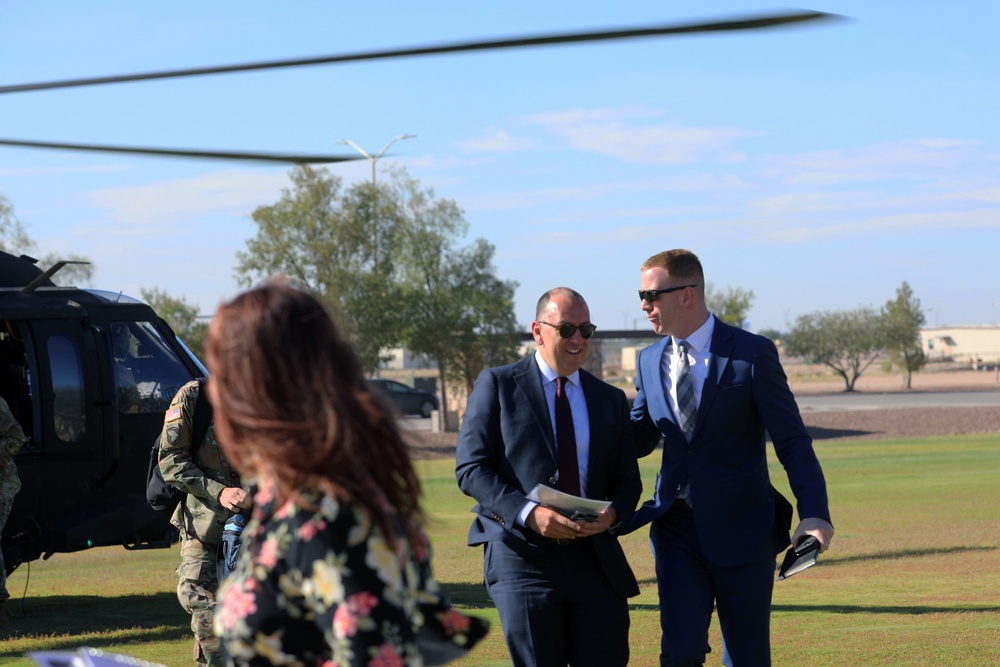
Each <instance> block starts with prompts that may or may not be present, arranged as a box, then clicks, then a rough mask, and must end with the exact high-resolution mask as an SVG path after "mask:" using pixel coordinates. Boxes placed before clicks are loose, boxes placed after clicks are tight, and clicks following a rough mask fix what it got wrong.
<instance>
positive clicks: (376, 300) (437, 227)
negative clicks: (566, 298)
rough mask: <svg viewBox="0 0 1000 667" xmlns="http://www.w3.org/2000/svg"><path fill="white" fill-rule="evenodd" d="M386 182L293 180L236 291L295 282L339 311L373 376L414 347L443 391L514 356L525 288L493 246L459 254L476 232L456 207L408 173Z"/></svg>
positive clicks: (306, 171)
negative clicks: (516, 296)
mask: <svg viewBox="0 0 1000 667" xmlns="http://www.w3.org/2000/svg"><path fill="white" fill-rule="evenodd" d="M385 173H386V177H384V178H383V180H382V181H380V182H378V183H377V184H372V183H370V182H364V183H357V184H354V185H352V186H351V187H349V188H346V189H345V188H344V187H343V182H342V180H341V179H340V178H339V177H337V176H335V175H332V174H330V173H329V172H328V171H327V170H325V169H322V168H313V167H309V166H299V167H295V168H294V169H292V170H291V172H290V179H291V186H290V187H289V188H286V189H284V190H283V191H282V195H281V198H280V200H279V201H278V202H276V203H275V204H272V205H269V206H261V207H259V208H258V209H256V210H255V211H254V212H253V216H252V217H253V220H254V222H255V223H256V224H257V234H256V236H255V237H254V238H252V239H251V240H249V241H248V242H247V248H246V250H245V251H241V252H239V253H238V254H237V268H236V279H237V281H239V282H240V283H241V284H242V285H243V286H249V285H251V284H253V283H255V282H257V281H259V280H261V279H263V278H266V277H268V276H270V275H273V274H275V273H279V272H280V273H285V274H288V275H289V276H291V277H292V278H294V279H296V280H298V281H300V282H301V283H302V284H304V285H306V286H308V287H310V288H311V289H313V290H315V291H316V292H317V293H319V294H320V295H322V296H323V297H325V298H326V299H327V302H328V304H329V306H330V308H331V311H332V313H333V314H334V317H335V318H336V319H337V320H338V322H339V323H340V325H341V326H342V327H344V328H345V330H346V331H347V333H348V335H349V337H350V338H351V340H352V342H353V343H354V346H355V349H356V350H357V352H358V355H359V357H360V358H361V361H362V363H363V364H364V366H365V368H366V370H367V371H368V372H369V373H374V372H375V371H376V369H377V368H378V366H379V364H380V362H381V361H383V360H384V355H385V352H386V350H387V349H389V348H391V347H395V346H406V347H407V348H408V349H410V350H411V351H412V352H417V353H424V354H426V355H428V356H429V357H431V358H432V359H434V360H435V361H436V362H437V363H438V371H439V374H440V376H441V379H442V391H443V384H444V381H445V380H452V381H455V380H460V381H461V382H463V383H467V381H466V379H465V377H466V375H467V373H469V372H473V371H472V370H468V369H473V368H474V372H475V373H478V371H479V370H480V369H481V368H482V364H483V363H484V362H487V361H488V362H490V363H492V362H494V361H498V360H506V359H508V358H509V357H510V356H511V353H512V350H513V349H515V348H516V336H515V334H514V331H515V328H516V325H515V319H514V313H513V293H514V289H515V288H516V283H513V282H510V281H503V280H500V279H499V278H497V277H496V275H495V269H494V267H493V263H492V260H493V254H494V248H493V246H492V245H491V244H490V243H488V242H487V241H486V240H484V239H476V240H475V241H474V242H473V243H472V244H471V245H469V246H465V247H463V246H461V245H459V243H460V241H461V239H462V238H463V237H464V236H465V234H466V233H467V231H468V223H467V222H466V220H465V218H464V213H463V212H462V210H461V209H460V208H459V207H458V205H457V204H456V203H455V202H454V201H452V200H449V199H439V198H436V197H435V196H434V192H433V190H432V189H430V188H424V187H422V186H421V185H420V183H419V181H417V180H415V179H412V178H410V177H409V175H408V174H407V172H406V171H405V170H403V169H399V168H395V169H387V170H386V171H385ZM477 366H478V367H477Z"/></svg>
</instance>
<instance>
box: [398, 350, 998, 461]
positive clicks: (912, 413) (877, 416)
mask: <svg viewBox="0 0 1000 667" xmlns="http://www.w3.org/2000/svg"><path fill="white" fill-rule="evenodd" d="M786 371H787V373H788V377H789V385H790V386H791V388H792V391H793V392H794V393H795V394H798V395H802V394H823V393H838V392H842V391H844V386H845V385H844V381H843V380H842V379H839V378H831V377H826V376H818V374H815V373H807V372H804V371H802V370H801V369H796V368H795V367H790V368H787V369H786ZM855 391H858V392H869V393H875V392H878V393H885V392H905V391H907V390H906V389H905V387H904V385H903V379H902V377H901V376H898V375H886V374H883V373H871V374H870V375H862V376H861V377H860V378H859V379H858V381H857V383H856V384H855ZM909 391H912V392H917V391H919V392H927V391H1000V383H997V382H996V379H995V375H994V373H993V372H992V371H972V370H966V371H950V372H947V373H917V374H915V375H914V376H913V380H912V383H911V388H910V389H909ZM633 393H634V391H633ZM802 420H803V421H804V422H805V424H806V428H808V429H809V433H810V435H812V437H813V439H814V440H817V441H820V440H829V439H859V438H891V437H899V438H910V437H920V436H929V435H955V434H960V433H1000V410H993V409H989V408H932V409H917V408H904V409H898V410H856V411H845V412H833V411H826V410H823V411H814V410H804V411H803V412H802ZM407 436H408V438H409V441H410V445H411V447H412V451H413V454H414V456H415V457H416V458H437V457H444V456H453V455H454V453H455V445H456V444H457V442H458V434H457V433H432V432H429V431H407Z"/></svg>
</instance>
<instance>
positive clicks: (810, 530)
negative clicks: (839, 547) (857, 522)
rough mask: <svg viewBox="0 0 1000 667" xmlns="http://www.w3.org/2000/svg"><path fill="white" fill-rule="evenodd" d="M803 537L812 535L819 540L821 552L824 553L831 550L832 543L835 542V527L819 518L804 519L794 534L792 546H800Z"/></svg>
mask: <svg viewBox="0 0 1000 667" xmlns="http://www.w3.org/2000/svg"><path fill="white" fill-rule="evenodd" d="M803 535H812V536H813V537H815V538H816V539H817V540H819V552H820V553H823V552H824V551H826V550H827V549H829V548H830V542H831V541H832V540H833V526H832V525H830V522H829V521H827V520H825V519H820V518H817V517H813V518H811V519H802V521H800V522H799V525H798V527H797V528H796V529H795V532H794V533H793V534H792V546H794V545H796V544H798V542H799V538H800V537H802V536H803Z"/></svg>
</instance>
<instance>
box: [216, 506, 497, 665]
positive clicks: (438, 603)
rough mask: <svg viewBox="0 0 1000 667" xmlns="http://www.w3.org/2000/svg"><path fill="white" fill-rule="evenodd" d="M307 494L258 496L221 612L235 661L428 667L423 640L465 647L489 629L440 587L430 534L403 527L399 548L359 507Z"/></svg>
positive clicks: (220, 627) (230, 660) (219, 624)
mask: <svg viewBox="0 0 1000 667" xmlns="http://www.w3.org/2000/svg"><path fill="white" fill-rule="evenodd" d="M303 499H304V500H305V502H300V503H298V504H297V503H293V502H291V501H289V502H287V503H285V504H283V505H282V506H280V507H277V506H276V503H275V502H274V499H273V496H272V494H271V493H270V492H269V490H267V489H262V490H260V491H258V493H257V494H256V496H255V498H254V502H255V506H254V511H253V515H252V517H251V521H250V522H249V523H248V525H247V527H246V529H245V530H244V532H243V546H242V549H241V553H240V558H239V562H238V563H237V565H236V569H235V570H234V571H233V572H232V573H231V574H230V575H229V576H228V577H226V579H225V580H224V581H223V582H222V585H221V587H220V590H219V594H218V601H219V602H218V605H217V607H216V613H215V632H216V634H217V635H218V636H219V637H220V638H221V639H222V643H223V647H224V650H225V654H226V660H227V664H228V665H240V666H242V665H295V666H299V665H301V666H303V667H305V666H308V667H347V666H351V667H360V666H364V667H404V666H405V667H421V666H422V665H424V664H425V663H424V659H423V657H422V656H421V651H420V648H419V644H420V643H422V642H423V639H424V638H425V637H434V638H436V640H437V641H436V644H438V645H439V646H440V645H441V644H442V643H444V644H445V645H453V646H454V648H456V649H458V648H460V647H464V648H465V649H467V648H469V647H471V646H472V645H473V644H475V643H476V642H478V641H479V640H480V639H482V637H483V636H484V635H485V634H486V632H487V629H488V626H487V624H486V622H485V621H483V620H481V619H478V618H475V617H471V616H465V615H464V614H461V613H459V612H457V611H455V610H454V609H451V607H450V606H449V604H448V601H447V600H446V599H445V598H444V597H443V596H442V595H441V593H440V592H439V590H438V584H437V582H436V581H435V580H434V579H433V578H431V571H430V549H429V544H428V542H427V540H426V536H425V535H424V534H423V533H422V532H421V533H420V535H421V538H422V540H421V541H420V543H419V544H414V543H411V542H409V541H408V540H407V539H406V538H405V534H403V533H402V531H400V532H401V535H402V536H401V537H400V538H398V539H397V541H396V546H395V548H393V547H391V546H390V544H389V543H388V542H387V541H386V540H385V538H384V536H383V534H382V532H381V531H380V530H379V529H378V526H377V525H375V524H373V523H372V522H371V521H370V520H369V519H368V517H367V515H366V514H365V513H364V512H363V511H362V510H361V509H360V508H358V507H356V506H354V505H350V504H340V503H338V502H337V501H336V500H335V499H333V498H331V497H329V496H321V495H319V494H305V495H304V496H303ZM308 505H313V506H314V507H315V509H307V508H306V507H305V506H308ZM418 635H419V636H420V638H421V641H420V642H418Z"/></svg>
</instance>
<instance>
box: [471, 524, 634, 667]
mask: <svg viewBox="0 0 1000 667" xmlns="http://www.w3.org/2000/svg"><path fill="white" fill-rule="evenodd" d="M547 542H548V543H546V544H544V545H534V544H528V543H527V542H524V541H523V540H518V539H516V538H511V539H509V540H493V541H491V542H488V543H486V549H485V562H484V570H485V581H486V590H487V592H488V593H489V595H490V597H491V598H492V599H493V603H494V604H495V605H496V607H497V611H498V612H499V613H500V623H501V624H502V626H503V632H504V639H505V640H506V642H507V649H508V651H509V652H510V657H511V661H512V664H513V665H514V666H515V667H565V666H566V665H572V666H573V667H624V666H625V665H627V664H628V658H629V649H628V629H629V614H628V601H627V599H626V598H624V597H622V596H621V595H619V594H618V593H616V592H615V591H614V590H613V589H612V588H611V585H610V584H609V583H608V580H607V577H605V575H604V572H603V570H602V569H601V566H600V564H599V563H598V561H597V556H596V555H595V553H594V548H593V545H592V544H590V542H589V540H588V539H582V540H578V541H577V543H569V544H563V545H560V544H557V543H556V542H555V541H554V540H548V541H547Z"/></svg>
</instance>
